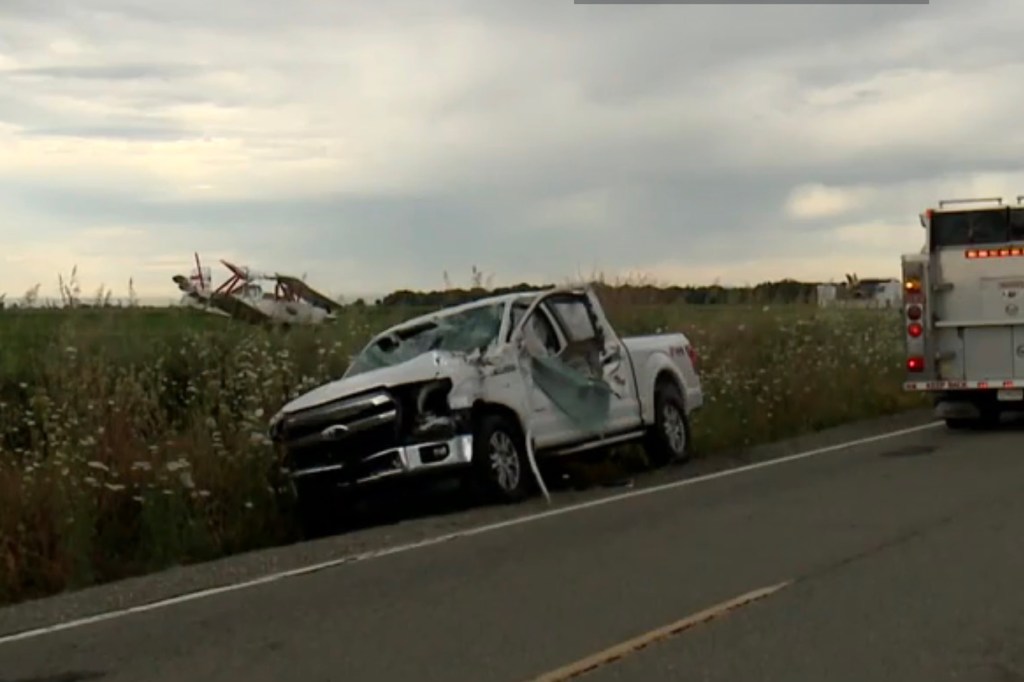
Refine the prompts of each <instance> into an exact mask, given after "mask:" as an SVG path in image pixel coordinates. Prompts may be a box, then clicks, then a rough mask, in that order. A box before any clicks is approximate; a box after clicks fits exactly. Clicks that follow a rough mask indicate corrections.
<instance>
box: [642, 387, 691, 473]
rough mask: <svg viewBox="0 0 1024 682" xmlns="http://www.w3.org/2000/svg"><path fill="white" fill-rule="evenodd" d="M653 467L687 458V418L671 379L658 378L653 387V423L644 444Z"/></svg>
mask: <svg viewBox="0 0 1024 682" xmlns="http://www.w3.org/2000/svg"><path fill="white" fill-rule="evenodd" d="M644 449H645V450H646V452H647V459H648V460H649V461H650V463H651V465H652V466H654V467H658V468H660V467H663V466H667V465H668V464H671V463H672V462H683V461H686V460H687V459H689V458H690V453H691V446H690V421H689V419H687V418H686V407H685V405H684V403H683V396H682V393H680V391H679V387H678V386H677V385H676V384H675V383H674V382H671V381H659V382H658V385H657V387H656V388H655V389H654V425H653V426H652V427H651V430H650V431H649V432H648V434H647V442H646V444H645V448H644Z"/></svg>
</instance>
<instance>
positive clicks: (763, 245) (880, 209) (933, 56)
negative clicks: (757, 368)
mask: <svg viewBox="0 0 1024 682" xmlns="http://www.w3.org/2000/svg"><path fill="white" fill-rule="evenodd" d="M0 6H2V11H3V12H4V15H5V18H9V19H10V22H11V23H10V25H11V26H12V29H11V31H9V36H5V41H6V42H5V43H4V46H3V47H2V48H0V144H5V143H6V144H8V145H10V146H9V147H0V153H5V154H7V155H8V158H11V159H14V158H15V156H14V155H15V154H18V155H22V156H24V158H25V161H24V162H19V163H14V162H13V161H12V162H11V163H10V164H9V165H7V166H4V165H2V161H0V179H2V182H0V199H2V201H3V203H4V205H5V206H6V207H7V208H6V209H3V210H7V211H8V212H9V213H10V216H9V217H7V218H6V219H5V222H4V224H15V223H14V222H12V221H15V220H17V221H18V224H22V223H26V224H27V223H32V224H37V225H38V226H39V228H38V229H37V231H36V232H34V233H32V234H28V233H25V234H22V235H21V236H17V235H14V234H13V233H12V234H11V235H0V242H3V241H5V239H6V241H7V246H6V248H7V249H11V248H15V247H14V246H12V245H15V246H16V245H18V244H21V245H22V246H21V247H18V248H23V249H24V250H25V252H26V253H27V252H29V250H30V245H31V238H32V236H36V237H38V238H40V239H42V238H43V237H44V236H45V237H46V238H48V239H49V238H52V239H57V240H63V241H64V242H65V243H72V241H71V239H72V237H73V235H74V234H76V231H79V230H84V229H92V228H96V229H101V228H105V227H109V226H112V225H113V226H127V227H133V228H137V229H141V230H144V231H146V234H147V235H148V236H147V237H146V239H145V240H142V241H126V242H124V243H122V244H120V245H119V249H120V250H119V251H118V254H119V255H118V256H117V257H118V258H121V259H122V260H121V261H118V262H119V263H122V265H123V261H125V260H127V261H128V262H131V259H132V257H133V256H132V253H133V252H132V249H138V250H139V252H138V253H137V260H138V262H145V261H146V259H147V258H151V257H153V256H152V254H153V253H157V254H159V255H160V256H161V257H164V256H165V255H166V254H169V253H177V252H181V253H182V263H183V265H182V267H183V268H185V267H188V255H189V253H190V252H191V250H192V249H198V250H200V251H201V252H203V253H206V252H211V257H212V256H213V255H214V252H228V251H230V252H232V253H236V252H237V253H238V254H240V255H239V257H244V258H246V259H250V260H252V261H254V263H253V264H254V265H264V266H265V267H275V266H278V265H279V264H280V266H281V267H287V268H288V269H291V270H294V271H299V270H306V269H309V270H315V271H316V272H317V274H318V276H320V277H327V278H334V280H336V281H337V282H338V286H355V285H354V284H352V282H364V281H365V284H366V288H367V289H369V290H386V289H389V288H392V287H397V286H434V285H437V284H439V282H440V273H441V271H443V270H448V271H451V272H460V271H468V269H469V265H470V264H475V265H478V266H480V267H482V268H484V269H485V270H487V271H491V272H496V273H498V274H499V275H500V277H501V279H502V280H503V281H516V280H519V279H521V278H522V277H525V276H528V275H534V274H538V273H539V275H540V276H544V277H548V278H551V279H556V278H558V277H562V276H567V275H571V274H573V273H575V272H576V271H577V269H578V268H582V269H584V270H588V269H589V268H591V267H596V268H600V269H605V270H614V269H641V270H642V269H644V268H645V267H648V266H650V267H655V266H658V267H664V266H666V264H674V265H675V266H677V267H678V271H679V272H680V273H686V272H687V271H688V269H690V268H692V269H694V271H697V270H699V271H700V272H702V273H707V272H708V271H709V270H708V269H709V268H715V267H722V268H727V267H728V266H729V264H730V263H739V262H747V261H757V260H758V259H760V260H762V261H764V262H766V263H770V262H772V261H773V259H779V261H778V262H780V263H782V262H783V259H790V260H789V261H786V262H787V263H790V265H786V266H783V265H780V266H779V269H778V270H777V271H776V275H775V276H778V277H782V276H786V275H790V274H793V273H791V272H790V271H789V270H788V268H790V267H791V262H792V259H793V258H799V257H801V256H806V258H807V259H808V263H810V262H812V260H813V259H815V258H816V257H817V255H819V254H820V253H821V250H822V249H833V250H835V249H842V250H844V253H845V254H846V255H847V256H849V257H850V258H853V257H855V256H856V257H859V256H857V254H856V253H854V248H855V247H851V246H849V245H848V244H846V245H842V244H839V243H838V242H835V241H829V240H830V239H832V237H830V236H829V235H831V234H832V233H833V231H834V230H835V229H836V228H838V227H841V226H843V225H844V224H846V223H848V222H850V221H872V220H877V221H891V222H899V221H904V220H911V221H912V220H913V216H912V215H904V213H903V212H905V210H906V208H905V205H904V202H905V201H906V200H907V197H905V196H901V194H900V192H901V191H902V192H906V191H910V190H901V189H900V188H903V187H913V188H914V189H913V191H914V192H917V193H918V194H915V195H914V197H912V199H913V201H924V200H933V199H936V198H938V197H932V196H930V194H929V193H930V192H932V191H933V189H932V188H933V187H937V186H938V185H937V183H941V182H942V181H943V178H945V177H947V176H951V175H961V176H963V177H965V178H966V177H969V176H971V175H972V174H973V175H977V174H995V175H1000V174H1002V175H1007V174H1013V173H1018V172H1019V168H1020V166H1019V160H1018V159H1017V158H1016V149H1017V148H1018V146H1017V144H1016V140H1017V138H1019V137H1021V135H1022V134H1021V133H1018V132H1016V131H1017V124H1016V120H1015V117H1016V111H1017V110H1018V108H1016V107H1015V106H1014V105H1015V104H1017V103H1018V101H1019V100H1020V94H1021V93H1018V92H1015V91H1014V90H1013V88H1015V87H1016V86H1014V85H1013V83H1014V82H1019V81H1014V80H1013V79H1012V77H1011V76H1013V75H1014V74H1017V75H1024V73H1020V72H1018V71H1016V69H1018V68H1019V69H1020V71H1022V72H1024V64H1022V60H1021V58H1020V56H1019V50H1018V47H1017V38H1016V36H1015V35H1011V30H1012V26H1014V25H1015V23H1014V22H1013V21H1011V19H1012V18H1013V17H1017V18H1019V17H1020V15H1022V14H1024V12H1022V11H1021V9H1020V8H1019V7H1018V6H1017V5H1016V4H1012V3H1010V2H1009V0H1005V1H1001V2H999V1H996V0H986V1H985V2H982V3H979V4H978V5H977V6H973V5H972V6H971V7H964V6H954V5H953V4H952V3H936V4H933V5H930V6H927V7H920V6H888V7H885V6H860V7H849V6H847V7H823V6H817V7H798V8H789V7H780V6H777V7H731V8H730V7H700V6H691V7H683V6H675V7H669V6H644V7H641V6H635V7H625V6H617V7H612V6H608V7H596V6H594V7H585V6H573V5H570V4H567V3H566V4H564V5H562V4H557V5H554V6H553V5H552V3H550V2H546V1H542V0H531V1H528V2H527V1H524V2H519V3H512V2H507V1H504V0H503V1H501V2H498V1H497V0H472V1H470V0H450V1H449V2H445V3H422V2H413V1H412V0H382V1H381V2H377V3H369V4H363V5H354V4H351V3H345V4H343V3H320V2H311V1H301V2H296V3H293V4H291V5H284V4H281V3H279V2H269V1H265V0H248V1H247V2H245V3H242V2H241V1H240V0H227V1H226V2H221V3H208V2H199V1H198V0H182V2H178V3H171V4H165V5H159V4H154V3H152V2H142V0H88V1H86V0H83V2H80V3H74V4H72V3H63V2H56V1H51V0H33V1H32V2H25V1H24V0H3V2H2V5H0ZM986 78H988V79H991V80H992V87H986V86H985V83H986V82H987V81H985V80H984V79H986ZM997 82H998V83H999V86H998V87H995V84H996V83H997ZM4 126H8V127H9V129H5V128H4ZM75 145H78V146H75ZM218 145H219V146H218ZM4 149H7V150H8V151H6V152H4V151H3V150H4ZM75 150H78V151H75ZM58 153H59V154H60V155H61V156H59V158H60V161H59V162H58V161H54V160H53V159H54V158H56V157H55V155H56V154H58ZM22 156H19V157H17V158H19V159H20V158H22ZM314 163H315V164H317V165H314ZM808 183H823V184H826V185H834V186H837V187H846V186H870V187H872V188H874V190H873V192H874V193H873V194H872V196H873V197H874V198H873V199H872V200H871V201H872V203H869V204H865V205H859V206H856V207H854V208H851V209H850V210H849V211H847V212H846V213H844V214H843V215H837V216H832V215H826V216H823V217H819V218H816V219H814V220H803V221H801V220H796V219H794V218H793V217H791V216H788V215H786V213H785V205H786V201H787V198H788V197H789V195H790V193H791V192H792V190H793V189H794V188H795V187H797V186H800V185H805V184H808ZM207 186H209V189H208V190H202V189H197V188H202V187H207ZM934 191H938V190H937V189H935V190H934ZM1021 191H1024V187H1022V188H1021ZM203 192H208V193H207V194H204V193H203ZM0 212H2V211H0ZM0 218H5V216H4V215H0ZM33 221H34V222H33ZM76 248H79V247H76ZM80 248H82V249H86V247H85V246H82V247H80ZM864 248H865V251H864V253H865V254H869V255H870V254H876V255H871V256H870V257H876V258H877V263H878V268H879V269H884V268H886V267H889V266H893V267H895V264H896V263H897V262H898V253H895V252H894V253H891V254H885V253H882V252H878V251H870V250H869V249H868V248H867V247H864ZM88 250H89V253H90V255H91V257H94V258H95V259H97V260H96V263H97V264H99V263H101V262H102V258H103V252H102V250H101V249H100V250H94V247H92V246H89V247H88ZM867 257H868V256H865V258H867ZM886 259H888V260H886ZM112 262H113V261H112ZM97 267H99V265H97ZM111 267H113V266H111ZM118 267H121V265H119V266H118ZM835 269H836V271H837V272H840V273H841V272H843V271H844V270H845V265H843V264H841V263H838V262H837V263H836V265H835ZM26 272H27V271H26ZM3 276H4V277H7V278H11V277H13V276H14V275H13V274H11V272H8V273H6V274H5V275H3ZM24 276H25V277H28V276H29V275H24ZM680 276H685V274H683V275H680ZM702 276H705V275H702ZM154 277H156V279H154V280H153V283H154V284H153V286H161V287H162V286H165V284H166V283H164V282H163V281H162V279H160V278H161V277H164V276H163V275H162V274H161V275H159V276H154ZM164 279H166V278H165V277H164ZM4 288H12V289H16V288H17V287H15V286H13V285H10V286H8V285H7V284H5V283H4V282H2V281H0V290H3V289H4Z"/></svg>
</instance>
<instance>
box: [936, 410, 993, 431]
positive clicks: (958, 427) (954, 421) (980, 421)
mask: <svg viewBox="0 0 1024 682" xmlns="http://www.w3.org/2000/svg"><path fill="white" fill-rule="evenodd" d="M978 409H979V410H980V411H981V415H980V416H978V417H946V420H945V421H946V428H948V429H950V430H953V431H965V430H984V429H994V428H996V427H998V426H999V424H1000V419H1001V417H1002V415H1001V414H1000V412H999V410H998V409H995V408H992V407H988V406H984V407H979V408H978Z"/></svg>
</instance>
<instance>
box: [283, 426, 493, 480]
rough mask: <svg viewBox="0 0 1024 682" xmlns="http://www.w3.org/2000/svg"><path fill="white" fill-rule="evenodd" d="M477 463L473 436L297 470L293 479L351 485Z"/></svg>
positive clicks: (461, 435) (293, 473) (464, 435)
mask: <svg viewBox="0 0 1024 682" xmlns="http://www.w3.org/2000/svg"><path fill="white" fill-rule="evenodd" d="M472 461H473V436H472V435H469V434H460V435H456V436H454V437H452V438H449V439H446V440H433V441H429V442H424V443H415V444H412V445H402V446H399V447H395V448H390V449H387V450H382V451H380V452H375V453H373V454H371V455H367V456H364V457H360V458H359V459H358V460H352V461H346V462H338V463H333V464H328V465H323V466H315V467H309V468H304V469H298V470H293V471H291V472H289V475H290V476H291V477H292V478H293V479H301V478H305V477H307V476H332V477H337V478H339V479H342V480H344V481H345V482H346V483H349V484H355V485H358V484H363V483H370V482H372V481H377V480H381V479H387V478H398V477H402V476H412V475H416V474H422V473H428V472H437V471H443V470H448V469H453V468H458V467H462V466H466V465H468V464H470V463H471V462H472Z"/></svg>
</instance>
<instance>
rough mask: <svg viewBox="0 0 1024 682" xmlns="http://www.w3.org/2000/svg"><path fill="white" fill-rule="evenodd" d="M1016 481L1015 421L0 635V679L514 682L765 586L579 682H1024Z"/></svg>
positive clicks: (1018, 434)
mask: <svg viewBox="0 0 1024 682" xmlns="http://www.w3.org/2000/svg"><path fill="white" fill-rule="evenodd" d="M1022 482H1024V429H1021V428H1020V427H1019V426H1016V427H1014V426H1009V427H1004V428H1003V429H1000V430H998V431H996V432H990V433H953V432H948V431H946V430H945V429H943V428H937V429H930V430H926V431H920V432H916V433H914V434H909V435H905V436H902V437H899V438H894V439H889V440H885V441H881V442H877V443H873V444H867V445H861V446H857V447H853V448H850V449H848V450H843V451H838V452H829V453H825V454H821V455H819V456H814V457H809V458H806V459H801V460H799V461H791V462H785V463H780V464H777V465H772V466H767V467H763V468H760V469H757V470H754V471H746V472H741V473H738V474H736V475H732V476H726V477H719V478H714V479H711V480H705V481H700V482H696V483H693V484H691V485H686V486H683V487H678V488H674V489H670V490H662V491H657V492H652V493H650V494H645V495H638V496H634V497H631V498H628V499H623V500H619V501H616V502H612V503H608V504H603V505H600V506H595V507H591V508H586V509H581V510H578V511H573V512H571V513H565V514H560V515H557V516H552V517H549V518H544V519H539V520H536V521H533V522H530V523H525V524H520V525H512V526H506V527H502V528H499V529H495V530H493V531H491V532H487V533H481V534H476V535H472V536H468V537H460V538H456V539H452V540H451V541H448V542H444V543H440V544H435V545H431V546H425V547H420V548H416V549H411V550H409V551H404V552H401V553H395V554H391V555H388V556H380V557H377V558H369V559H366V560H364V561H359V562H356V563H351V564H346V565H341V566H337V567H334V568H330V569H326V570H322V571H319V572H315V573H310V574H306V575H300V576H296V577H291V578H288V579H284V580H279V581H276V582H269V583H266V584H261V585H257V586H253V587H251V588H248V589H243V590H237V591H231V592H225V593H220V594H215V595H211V596H209V597H206V598H203V599H196V600H193V601H189V602H185V603H177V604H174V605H169V606H167V607H165V608H160V609H155V610H151V611H147V612H143V613H133V614H128V615H124V616H123V617H118V618H113V619H110V620H106V621H102V622H96V623H92V624H86V625H82V626H81V627H75V628H71V629H67V630H64V631H59V632H53V633H49V634H42V635H40V636H36V637H31V638H28V639H23V640H19V641H13V642H10V641H9V642H6V643H3V640H2V638H0V680H3V681H4V682H29V681H31V682H77V681H79V680H102V681H103V682H115V681H122V680H124V681H128V680H131V681H133V682H156V681H167V682H179V681H183V680H232V681H234V680H245V681H246V682H262V681H263V680H267V681H269V680H275V681H276V680H282V679H288V680H293V681H295V682H305V681H309V682H318V681H321V680H345V681H346V682H347V681H352V680H370V681H373V682H386V681H390V680H402V681H403V682H404V681H406V680H417V681H418V682H432V681H435V680H437V681H445V682H451V681H456V680H467V681H470V682H477V681H488V682H527V681H529V680H534V679H536V678H537V677H538V676H540V675H542V674H544V673H545V672H547V671H550V670H552V669H555V668H558V667H560V666H563V665H565V664H568V663H571V662H572V661H574V660H576V659H580V658H583V657H586V656H590V655H592V654H595V653H597V652H600V651H602V650H604V649H607V648H608V647H612V646H614V645H616V644H617V643H620V642H622V641H624V640H628V639H630V638H633V637H636V636H637V635H641V634H643V633H645V632H647V631H651V630H653V629H656V628H659V627H661V626H664V625H665V624H667V623H672V622H674V621H678V620H679V619H683V618H685V617H687V616H689V615H691V614H693V613H695V612H698V611H701V610H703V609H707V608H708V607H711V606H713V605H715V604H718V603H720V602H724V601H726V600H729V599H732V598H734V597H737V596H738V595H741V594H744V593H747V592H750V591H751V590H755V589H757V588H762V587H766V586H769V585H774V584H777V583H782V582H785V581H792V582H791V584H789V585H788V587H785V588H784V589H782V590H780V591H779V592H777V593H775V594H773V595H770V596H768V597H766V598H764V599H763V600H761V601H758V602H755V603H752V604H749V605H747V606H743V607H740V608H737V609H736V610H734V611H731V612H729V613H726V614H724V615H722V616H721V617H720V618H718V619H716V620H714V621H711V622H708V623H704V624H700V625H697V626H695V627H693V628H691V629H688V630H686V631H684V632H681V633H680V634H678V635H676V636H674V637H670V638H668V639H665V640H662V641H660V642H655V643H653V644H651V645H650V646H649V647H647V648H645V649H643V650H640V651H637V652H636V653H633V654H631V655H627V656H625V657H621V658H619V659H618V660H614V661H610V662H608V663H606V664H604V665H601V666H600V667H598V668H596V669H594V670H592V671H591V672H589V673H588V674H586V676H584V677H583V678H582V679H584V680H593V681H595V682H596V681H607V680H623V681H626V682H650V681H652V680H675V679H680V680H682V679H685V680H715V681H717V680H780V681H784V682H799V681H801V680H807V681H808V682H811V681H813V682H819V681H820V680H829V681H830V682H833V681H837V680H851V681H856V682H864V681H865V680H871V681H872V682H881V681H884V680H898V681H899V682H916V681H921V682H924V681H926V680H927V681H928V682H936V681H938V680H978V681H991V682H1012V681H1016V680H1024V587H1022V584H1021V583H1022V580H1024V494H1022V492H1024V485H1022ZM291 551H300V550H298V549H292V550H291ZM17 613H30V611H17V610H10V611H8V616H10V614H15V615H17ZM5 627H6V628H7V629H8V631H16V630H17V629H18V628H17V627H16V624H12V622H11V621H8V622H7V624H6V626H5Z"/></svg>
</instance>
